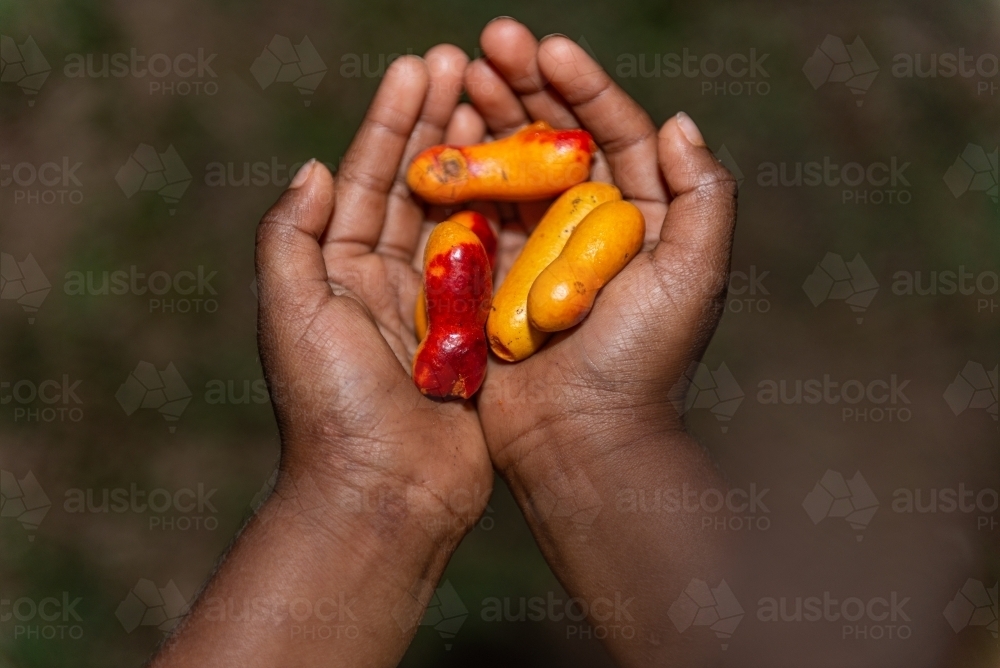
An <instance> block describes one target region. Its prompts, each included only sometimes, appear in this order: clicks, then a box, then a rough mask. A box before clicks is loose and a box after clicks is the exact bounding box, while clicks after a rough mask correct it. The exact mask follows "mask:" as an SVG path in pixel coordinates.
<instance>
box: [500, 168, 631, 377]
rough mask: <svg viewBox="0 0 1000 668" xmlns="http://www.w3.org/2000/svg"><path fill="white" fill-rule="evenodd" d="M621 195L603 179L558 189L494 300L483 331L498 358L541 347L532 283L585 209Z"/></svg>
mask: <svg viewBox="0 0 1000 668" xmlns="http://www.w3.org/2000/svg"><path fill="white" fill-rule="evenodd" d="M621 198H622V194H621V191H619V190H618V188H616V187H614V186H613V185H610V184H608V183H596V182H588V183H581V184H580V185H578V186H574V187H572V188H570V189H569V190H567V191H566V192H565V193H563V194H562V195H561V196H560V197H559V198H558V199H557V200H556V201H555V202H553V203H552V206H550V207H549V210H548V211H546V212H545V215H544V216H542V219H541V221H539V223H538V226H537V227H536V228H535V230H534V231H533V232H532V233H531V236H530V237H528V241H527V242H526V243H525V244H524V249H523V250H522V251H521V254H520V255H519V256H518V258H517V260H515V261H514V264H513V265H512V266H511V268H510V272H508V274H507V277H506V278H504V281H503V283H501V284H500V287H499V288H498V289H497V292H496V296H495V297H494V298H493V306H492V308H491V309H490V317H489V320H487V322H486V335H487V336H488V337H489V341H490V348H492V349H493V352H494V353H496V355H497V356H498V357H500V358H501V359H505V360H507V361H508V362H516V361H519V360H523V359H525V358H527V357H529V356H530V355H533V354H534V353H535V352H536V351H537V350H538V349H539V348H541V347H542V345H543V344H544V343H545V341H546V339H547V338H548V336H549V335H548V333H546V332H543V331H541V330H539V329H536V328H534V327H532V326H531V323H530V322H529V321H528V292H529V291H530V290H531V286H532V284H533V283H534V282H535V279H536V278H538V275H539V274H541V273H542V271H543V270H544V269H545V268H546V267H547V266H549V265H550V264H551V263H552V262H553V261H554V260H555V259H556V258H557V257H559V253H561V252H562V249H563V246H565V245H566V241H567V240H568V239H569V236H570V234H572V232H573V230H574V229H575V228H576V226H577V224H579V222H580V221H581V220H583V219H584V217H585V216H586V215H587V214H588V213H590V212H591V211H593V210H594V209H595V208H597V207H598V206H599V205H601V204H604V203H605V202H612V201H616V200H620V199H621Z"/></svg>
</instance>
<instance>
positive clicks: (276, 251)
mask: <svg viewBox="0 0 1000 668" xmlns="http://www.w3.org/2000/svg"><path fill="white" fill-rule="evenodd" d="M333 202H334V181H333V176H332V175H331V174H330V171H329V170H328V169H327V168H326V167H325V166H324V165H323V164H322V163H319V162H316V161H315V160H310V161H309V162H307V163H306V164H304V165H303V166H302V167H301V169H299V171H298V173H297V174H296V175H295V177H294V178H293V179H292V182H291V184H290V185H289V187H288V190H286V191H285V192H284V193H282V195H281V197H280V198H279V199H278V201H277V202H276V203H275V204H274V206H272V207H271V208H270V210H268V212H267V213H265V214H264V217H263V218H262V219H261V221H260V224H259V225H258V226H257V257H256V264H257V291H258V299H259V302H260V305H261V310H262V312H263V311H264V310H267V311H269V312H271V311H278V313H271V316H272V317H277V318H279V319H281V320H284V319H286V318H288V317H293V316H294V315H295V314H296V313H308V312H311V311H312V308H313V307H315V306H316V305H317V304H318V303H319V302H320V301H321V300H322V299H324V298H325V297H327V296H329V295H330V287H329V285H328V283H327V271H326V263H325V262H324V260H323V251H322V249H321V247H320V243H319V239H320V237H321V236H322V235H323V232H324V230H326V228H327V225H328V224H329V222H330V217H331V216H332V214H333Z"/></svg>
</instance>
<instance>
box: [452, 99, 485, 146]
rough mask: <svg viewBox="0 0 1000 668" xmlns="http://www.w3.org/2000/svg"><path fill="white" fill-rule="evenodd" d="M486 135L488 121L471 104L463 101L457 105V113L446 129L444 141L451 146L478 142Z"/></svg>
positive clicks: (453, 115)
mask: <svg viewBox="0 0 1000 668" xmlns="http://www.w3.org/2000/svg"><path fill="white" fill-rule="evenodd" d="M485 137H486V121H485V120H484V119H483V117H482V116H481V115H480V113H479V112H478V111H476V108H475V107H473V106H472V105H471V104H466V103H464V102H463V103H462V104H460V105H458V106H457V107H455V113H453V114H452V115H451V120H450V121H448V127H447V128H445V131H444V143H445V144H450V145H451V146H468V145H469V144H478V143H479V142H481V141H483V139H484V138H485Z"/></svg>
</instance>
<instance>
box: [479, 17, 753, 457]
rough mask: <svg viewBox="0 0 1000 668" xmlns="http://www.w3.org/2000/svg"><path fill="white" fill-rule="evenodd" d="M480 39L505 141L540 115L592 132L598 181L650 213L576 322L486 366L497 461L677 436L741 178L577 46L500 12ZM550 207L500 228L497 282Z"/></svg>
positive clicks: (483, 76) (598, 453) (491, 127)
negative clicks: (520, 356)
mask: <svg viewBox="0 0 1000 668" xmlns="http://www.w3.org/2000/svg"><path fill="white" fill-rule="evenodd" d="M481 44H482V48H483V51H484V53H485V59H480V60H477V61H475V62H473V63H471V64H470V65H469V67H468V69H467V71H466V77H465V79H466V88H467V90H468V92H469V95H470V98H471V100H472V102H473V105H474V106H475V109H476V110H477V112H478V113H479V114H481V116H482V118H483V120H484V122H485V125H486V126H487V128H488V131H489V132H490V133H491V134H492V135H493V136H502V135H504V134H508V133H510V132H512V131H514V130H516V129H517V128H518V127H520V126H522V125H524V124H525V123H529V122H531V121H535V120H545V121H548V122H549V123H550V124H552V125H553V126H555V127H576V126H580V127H583V128H585V129H586V130H588V131H589V132H590V133H591V134H592V135H593V137H594V140H595V141H596V143H597V144H598V146H599V147H600V154H599V155H598V156H597V159H596V162H595V166H594V169H593V175H592V176H593V179H594V180H599V181H607V182H612V183H614V184H615V185H617V186H618V187H619V188H620V189H621V191H622V193H623V196H624V198H625V199H628V200H631V201H632V202H633V203H635V204H636V205H637V206H638V207H639V209H640V210H641V211H642V213H643V215H644V217H645V220H646V237H645V246H644V249H643V251H642V252H641V253H640V254H639V255H638V256H636V257H635V258H634V259H633V260H632V261H631V262H630V263H629V265H628V266H627V267H626V268H625V269H624V270H623V271H622V272H621V273H620V274H619V275H618V276H617V277H616V278H615V279H614V280H612V281H611V282H610V283H609V284H608V285H607V286H606V287H604V289H603V290H602V291H601V293H600V295H599V296H598V298H597V301H596V303H595V305H594V308H593V310H592V312H591V313H590V315H589V316H588V317H587V319H586V320H585V321H584V322H583V323H582V324H581V325H579V326H578V327H576V328H574V329H572V330H568V331H567V332H564V333H561V334H560V335H558V336H556V337H554V338H553V339H552V340H550V341H549V343H548V344H547V345H546V347H545V348H543V349H542V350H541V351H540V352H538V353H536V354H535V355H534V356H532V357H530V358H528V359H527V360H525V361H523V362H519V363H516V364H508V363H505V362H502V361H499V360H496V359H493V360H492V361H491V366H490V369H489V371H488V373H487V376H486V381H485V383H484V385H483V389H482V392H481V395H480V397H479V404H478V407H479V413H480V418H481V420H482V424H483V428H484V432H485V435H486V440H487V444H488V446H489V448H490V451H491V455H492V457H493V461H494V463H495V464H496V465H497V467H498V468H499V469H500V470H501V471H502V472H503V471H506V472H507V473H511V472H512V471H513V470H514V469H515V468H516V467H522V466H531V465H532V462H536V463H537V465H539V466H548V465H551V464H552V462H553V458H555V459H556V460H559V459H565V457H566V456H571V457H580V458H595V457H596V458H602V457H615V456H617V453H618V452H620V451H621V448H622V446H625V445H627V444H629V443H634V442H636V441H637V440H640V439H643V438H645V437H647V436H649V435H651V434H657V433H664V432H671V431H679V430H682V429H683V425H682V420H681V418H680V416H679V415H678V412H677V411H676V410H675V408H674V405H673V403H672V402H671V399H676V398H677V392H676V391H675V390H674V388H675V387H677V386H678V380H679V379H681V377H682V374H683V373H684V371H685V370H686V369H687V368H688V366H689V365H690V364H691V363H692V362H693V361H696V360H698V359H699V358H700V357H701V354H702V352H703V351H704V348H705V346H706V345H707V343H708V340H709V339H710V337H711V335H712V333H713V332H714V330H715V327H716V325H717V324H718V321H719V318H720V316H721V313H722V309H723V304H724V297H725V289H726V283H727V281H726V278H727V274H728V269H729V258H730V249H731V244H732V235H733V229H734V224H735V217H736V183H735V180H734V179H733V177H732V176H731V175H730V174H729V172H728V171H727V170H726V169H725V168H724V167H723V166H722V165H721V164H720V163H719V162H718V161H717V160H716V159H715V158H714V157H713V156H712V154H711V152H710V151H709V150H708V148H707V147H706V145H705V142H704V139H703V138H702V136H701V133H700V132H699V130H698V128H697V126H696V125H695V124H694V122H693V121H691V119H690V118H689V117H687V116H686V115H683V114H678V115H677V116H675V117H673V118H671V119H670V120H668V121H667V122H666V123H665V124H664V125H663V127H662V128H661V129H660V130H659V132H657V129H656V127H655V126H654V125H653V122H652V120H651V119H650V117H649V115H648V114H647V113H646V112H645V111H644V110H643V109H642V108H641V107H640V106H639V105H638V104H637V103H636V102H635V101H634V100H632V98H630V97H629V96H628V95H627V94H626V93H625V92H624V91H623V90H622V89H621V88H620V87H619V86H618V85H617V84H616V83H615V82H614V81H613V80H612V79H611V78H610V77H609V76H608V74H607V73H606V72H604V70H603V69H602V68H601V67H600V65H599V64H597V63H596V62H595V61H594V60H593V59H592V58H591V57H590V56H588V55H587V53H586V52H585V51H584V50H583V49H582V48H580V46H578V45H577V44H576V43H574V42H573V41H571V40H569V39H567V38H565V37H562V36H552V37H549V38H546V39H544V40H543V41H542V42H541V43H539V42H538V41H537V40H536V39H535V37H534V36H533V35H532V34H531V32H530V31H529V30H528V29H527V28H526V27H525V26H523V25H521V24H520V23H518V22H516V21H514V20H513V19H498V20H495V21H493V22H491V23H490V24H489V25H488V26H487V27H486V28H485V29H484V31H483V34H482V37H481ZM544 208H545V203H532V204H530V205H523V206H521V207H520V211H519V216H518V218H519V220H518V221H516V222H514V223H510V222H508V223H507V224H505V226H504V229H503V230H502V231H501V238H500V248H501V253H500V257H499V260H498V262H499V274H500V277H499V281H502V276H503V274H504V272H505V271H506V269H507V268H508V267H509V266H510V264H511V263H512V262H513V260H514V259H515V258H516V257H517V253H518V252H519V250H520V246H521V245H523V243H524V239H525V235H526V233H527V232H528V231H530V229H531V228H532V227H533V225H534V224H535V222H537V219H538V217H539V215H540V213H541V212H543V211H544ZM501 213H502V210H501ZM502 217H503V216H501V218H502ZM499 281H498V283H499Z"/></svg>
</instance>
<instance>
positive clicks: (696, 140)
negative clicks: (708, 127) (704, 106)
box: [676, 111, 705, 146]
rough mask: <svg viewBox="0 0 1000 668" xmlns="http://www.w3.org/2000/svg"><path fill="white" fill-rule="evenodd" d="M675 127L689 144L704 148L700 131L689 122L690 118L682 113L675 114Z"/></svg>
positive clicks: (693, 123)
mask: <svg viewBox="0 0 1000 668" xmlns="http://www.w3.org/2000/svg"><path fill="white" fill-rule="evenodd" d="M676 118H677V126H678V127H679V128H680V129H681V132H683V133H684V136H685V137H686V138H687V140H688V141H689V142H691V143H692V144H694V145H695V146H704V145H705V138H704V137H702V136H701V130H699V129H698V126H697V125H695V122H694V121H693V120H691V117H690V116H688V115H687V114H685V113H684V112H683V111H678V112H677V116H676Z"/></svg>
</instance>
